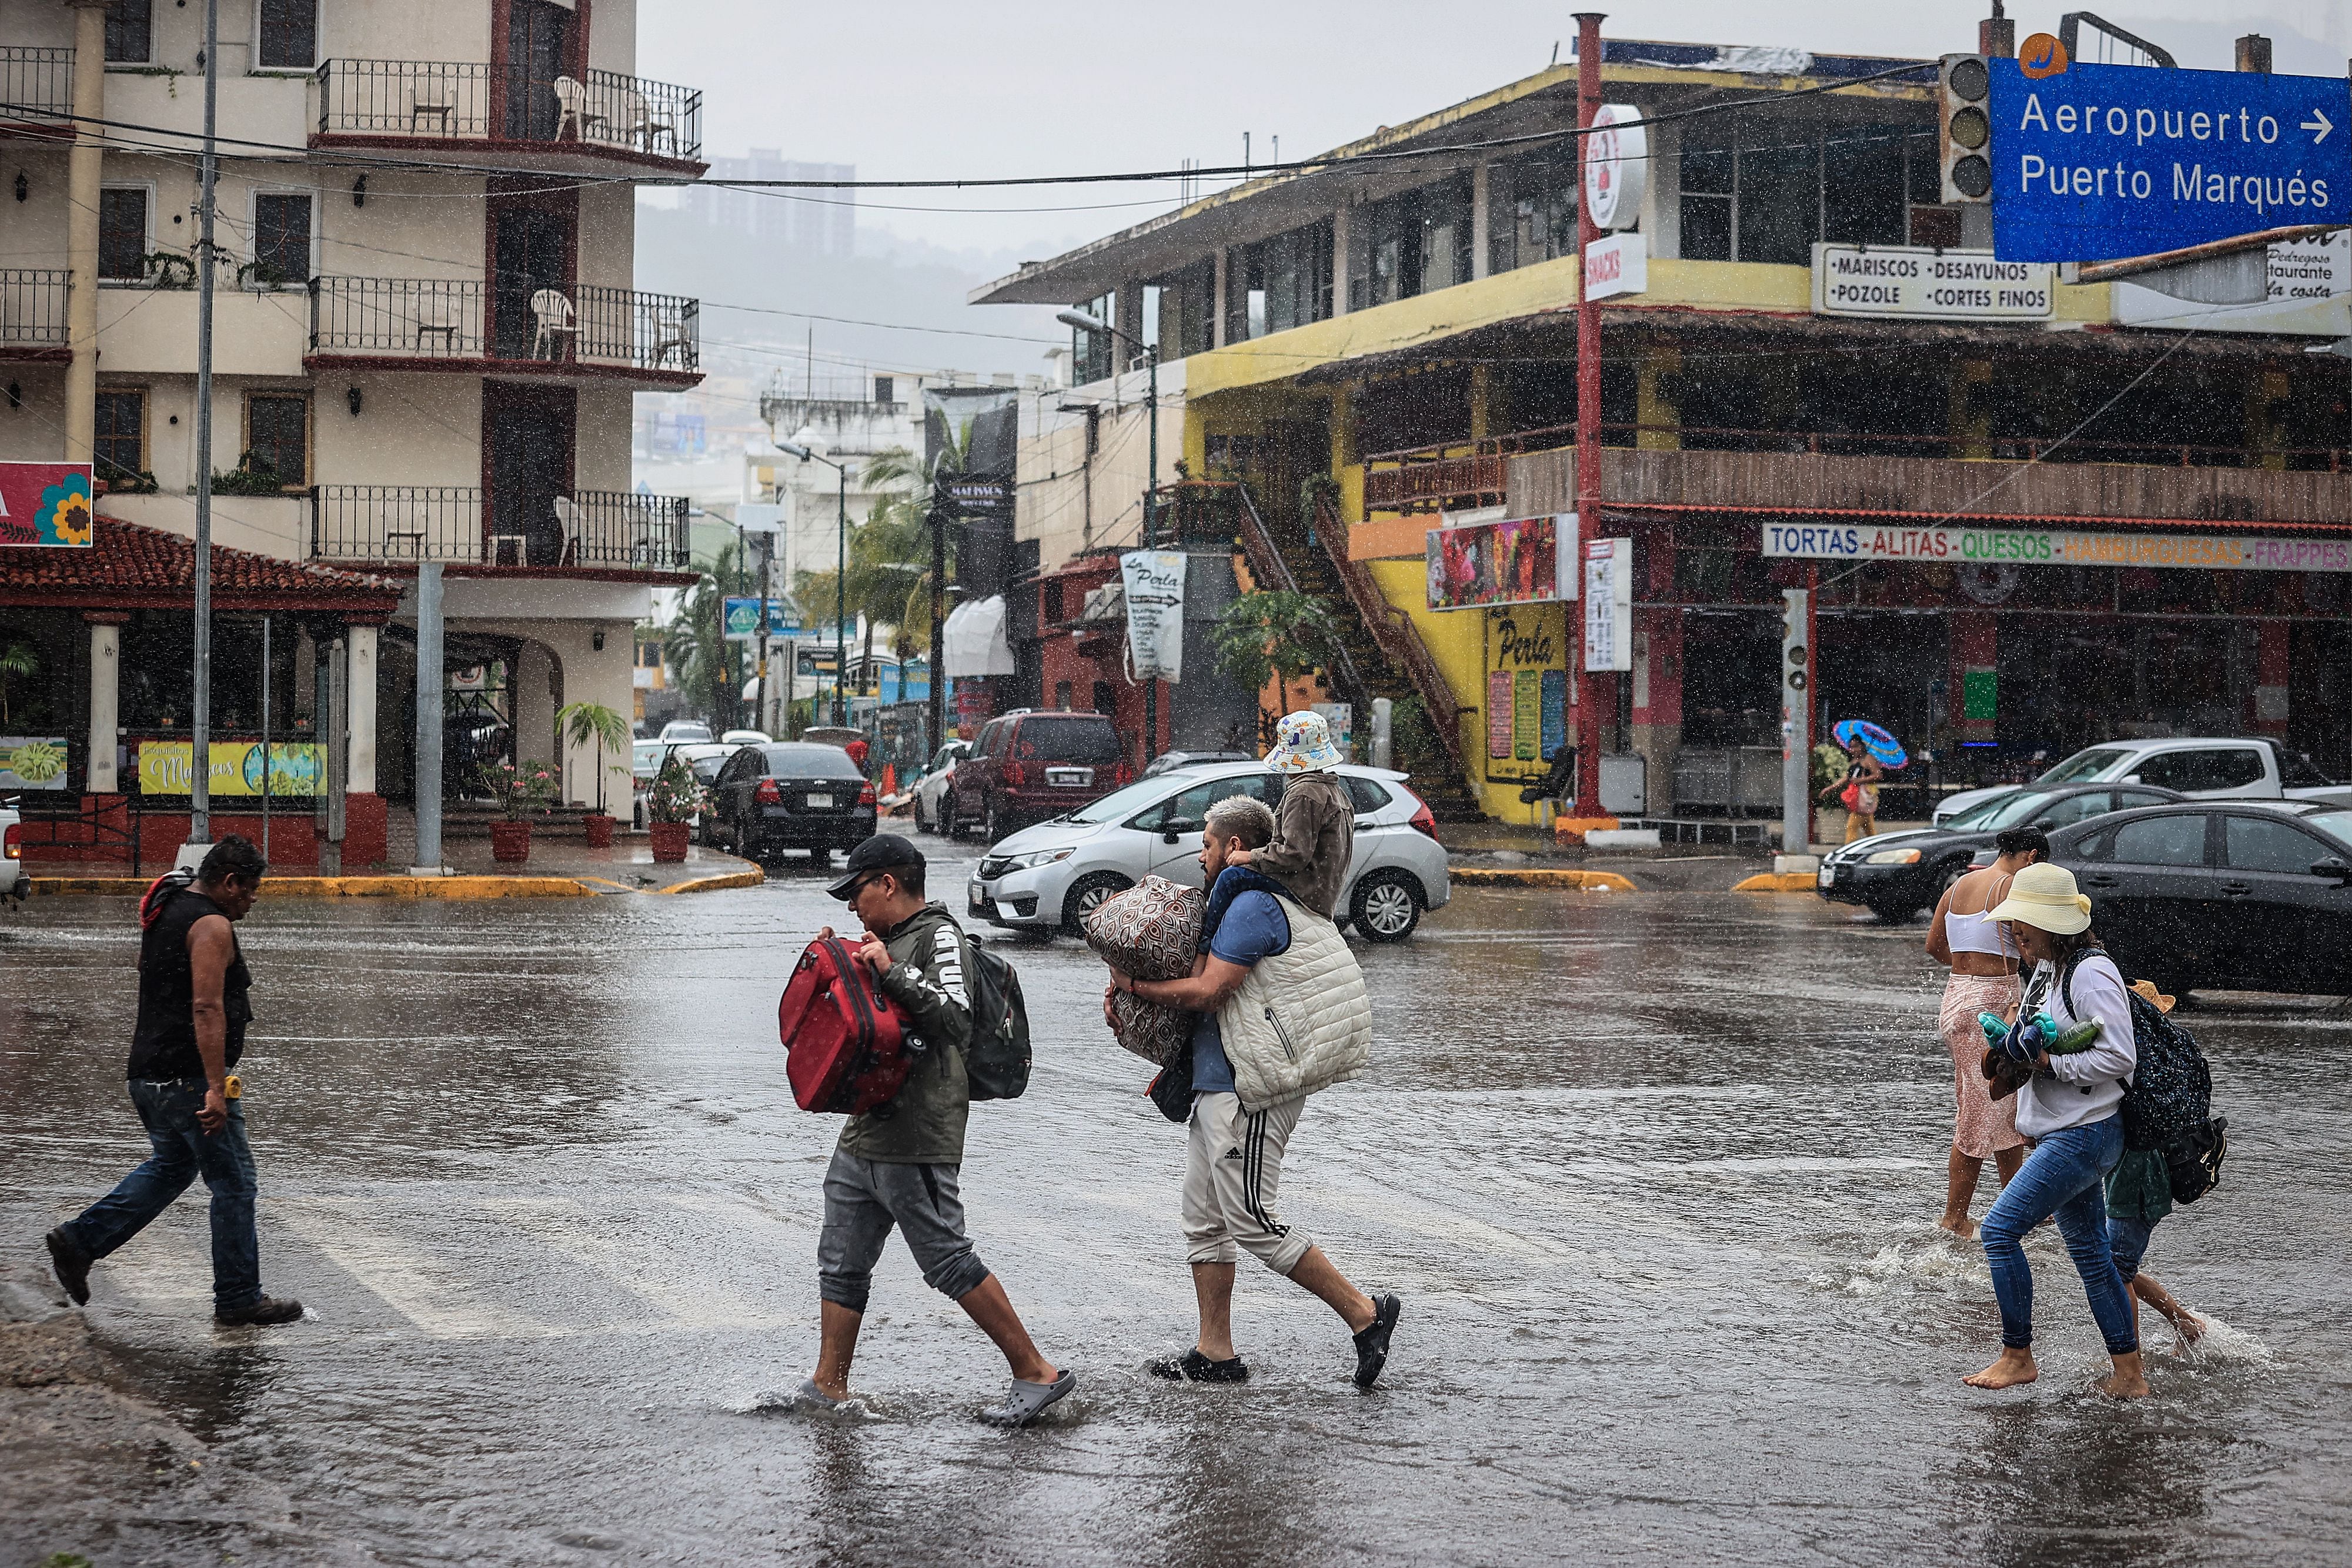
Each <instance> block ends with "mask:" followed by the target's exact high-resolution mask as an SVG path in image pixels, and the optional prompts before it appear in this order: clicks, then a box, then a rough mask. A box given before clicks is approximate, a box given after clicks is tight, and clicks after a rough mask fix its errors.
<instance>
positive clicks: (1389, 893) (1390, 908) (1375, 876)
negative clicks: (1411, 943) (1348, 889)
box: [1348, 871, 1421, 942]
mask: <svg viewBox="0 0 2352 1568" xmlns="http://www.w3.org/2000/svg"><path fill="white" fill-rule="evenodd" d="M1348 921H1349V924H1350V925H1353V926H1355V928H1356V929H1357V930H1359V931H1360V932H1362V933H1363V934H1364V936H1366V937H1367V938H1369V939H1370V940H1371V941H1374V942H1402V941H1403V940H1404V939H1405V938H1406V937H1408V936H1412V932H1413V927H1415V926H1416V925H1420V924H1421V894H1420V890H1419V889H1418V888H1417V887H1416V886H1415V885H1414V883H1413V880H1412V878H1411V877H1409V876H1407V875H1406V874H1405V873H1402V872H1401V871H1376V872H1374V873H1371V874H1370V876H1368V877H1365V878H1364V879H1363V880H1362V881H1361V882H1359V883H1356V896H1355V897H1354V898H1353V899H1351V900H1349V904H1348Z"/></svg>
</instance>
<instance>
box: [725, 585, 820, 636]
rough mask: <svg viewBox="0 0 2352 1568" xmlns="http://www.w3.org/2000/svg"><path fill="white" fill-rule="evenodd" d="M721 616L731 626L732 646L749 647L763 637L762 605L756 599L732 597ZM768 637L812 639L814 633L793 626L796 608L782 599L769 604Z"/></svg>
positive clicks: (727, 601) (729, 633) (729, 628)
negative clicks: (751, 642)
mask: <svg viewBox="0 0 2352 1568" xmlns="http://www.w3.org/2000/svg"><path fill="white" fill-rule="evenodd" d="M720 613H721V617H722V619H723V620H724V621H725V622H726V626H727V640H728V641H729V642H730V643H748V642H750V641H751V640H752V639H753V638H756V637H757V636H759V634H760V601H759V600H757V599H755V598H742V599H739V598H736V597H735V596H734V595H732V594H730V595H729V596H728V597H727V598H726V599H725V600H724V601H721V604H720ZM768 635H769V636H770V637H772V638H773V637H808V636H814V632H809V631H808V630H807V629H805V628H804V627H801V626H797V625H794V624H793V607H792V606H791V605H789V604H787V603H785V602H784V601H782V600H781V599H771V600H770V601H768Z"/></svg>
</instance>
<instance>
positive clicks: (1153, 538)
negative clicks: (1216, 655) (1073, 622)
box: [1143, 343, 1184, 768]
mask: <svg viewBox="0 0 2352 1568" xmlns="http://www.w3.org/2000/svg"><path fill="white" fill-rule="evenodd" d="M1143 352H1144V359H1145V365H1146V369H1145V377H1146V380H1145V381H1144V383H1143V417H1144V420H1145V422H1146V423H1149V424H1150V427H1151V428H1150V432H1149V434H1150V448H1151V455H1150V464H1151V469H1150V475H1149V479H1150V484H1149V486H1148V487H1147V488H1146V489H1145V490H1144V492H1143V548H1144V549H1158V548H1159V546H1160V345H1159V344H1157V343H1151V344H1147V345H1146V346H1145V347H1144V350H1143ZM1176 634H1177V635H1178V636H1179V637H1181V636H1182V635H1183V634H1184V632H1183V628H1182V626H1181V624H1180V625H1179V626H1178V628H1177V632H1176ZM1159 755H1160V677H1159V676H1158V675H1157V674H1154V675H1152V676H1151V677H1150V679H1148V680H1146V681H1145V682H1144V683H1143V767H1145V768H1149V767H1150V766H1151V759H1152V758H1155V757H1157V756H1159Z"/></svg>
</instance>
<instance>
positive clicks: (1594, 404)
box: [1569, 11, 1617, 817]
mask: <svg viewBox="0 0 2352 1568" xmlns="http://www.w3.org/2000/svg"><path fill="white" fill-rule="evenodd" d="M1601 16H1602V13H1601V12H1599V11H1580V12H1578V13H1577V14H1576V124H1577V129H1578V130H1580V131H1591V129H1592V120H1593V117H1594V116H1595V115H1596V114H1598V113H1599V112H1600V110H1601ZM1590 140H1591V139H1590V137H1587V136H1580V137H1578V138H1577V142H1576V147H1577V167H1578V169H1579V171H1581V170H1582V168H1583V166H1584V154H1585V150H1586V147H1587V145H1588V144H1589V142H1590ZM1581 184H1582V177H1581V173H1580V175H1579V193H1580V199H1579V200H1578V202H1577V204H1576V249H1577V285H1576V510H1577V519H1578V520H1577V528H1578V534H1579V538H1580V541H1581V540H1582V539H1591V538H1601V537H1603V536H1602V532H1601V302H1600V301H1599V300H1597V299H1593V298H1591V297H1590V296H1589V295H1588V294H1587V292H1586V290H1585V287H1584V268H1583V261H1584V258H1585V257H1586V256H1591V254H1592V246H1593V244H1594V242H1595V241H1597V240H1599V239H1600V237H1601V229H1600V226H1599V225H1596V224H1595V223H1594V222H1593V221H1592V204H1591V202H1588V201H1584V200H1582V199H1581ZM1577 570H1579V571H1582V570H1583V564H1582V562H1581V560H1579V562H1578V565H1577ZM1577 592H1578V596H1579V603H1578V611H1579V612H1581V611H1582V608H1583V606H1582V603H1581V600H1582V594H1583V585H1582V584H1581V583H1580V584H1578V585H1577ZM1573 623H1574V621H1573V617H1571V624H1573ZM1569 657H1570V660H1571V661H1573V662H1572V663H1571V664H1570V671H1571V672H1572V678H1573V679H1574V680H1576V681H1577V682H1578V683H1579V685H1578V702H1577V705H1576V813H1577V815H1578V816H1580V817H1597V816H1599V815H1600V814H1601V705H1602V704H1603V703H1604V702H1605V703H1608V704H1609V715H1610V716H1611V717H1612V718H1613V717H1614V716H1616V703H1615V701H1614V698H1615V696H1616V695H1617V694H1616V689H1615V682H1614V681H1613V680H1612V681H1605V682H1604V681H1602V680H1601V678H1600V677H1598V676H1596V675H1593V674H1588V673H1587V672H1586V671H1585V668H1584V638H1583V634H1582V628H1581V627H1580V626H1579V627H1577V630H1576V632H1575V633H1574V634H1572V635H1571V636H1570V639H1569Z"/></svg>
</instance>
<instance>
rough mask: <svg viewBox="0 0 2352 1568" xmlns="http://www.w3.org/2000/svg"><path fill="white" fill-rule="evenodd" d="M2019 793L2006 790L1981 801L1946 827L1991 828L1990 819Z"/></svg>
mask: <svg viewBox="0 0 2352 1568" xmlns="http://www.w3.org/2000/svg"><path fill="white" fill-rule="evenodd" d="M2018 793H2019V792H2018V791H2016V790H2014V789H2011V790H2006V791H2004V792H2002V793H2001V794H1999V795H1995V796H1994V797H1993V798H1992V799H1991V800H1979V801H1978V802H1977V803H1976V804H1975V805H1973V806H1971V807H1969V809H1968V810H1965V811H1962V812H1961V813H1960V814H1959V815H1958V816H1957V817H1954V818H1953V819H1952V820H1951V821H1948V822H1947V823H1945V824H1944V825H1945V826H1946V827H1948V828H1983V827H1990V825H1991V822H1990V818H1991V816H1992V814H1993V813H1994V812H1995V811H1998V810H2000V809H2001V808H2002V807H2004V806H2006V805H2008V804H2009V803H2010V802H2011V800H2016V799H2017V797H2018Z"/></svg>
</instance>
